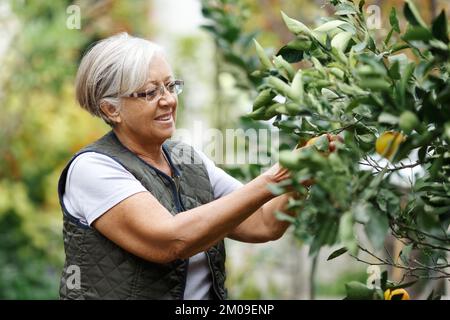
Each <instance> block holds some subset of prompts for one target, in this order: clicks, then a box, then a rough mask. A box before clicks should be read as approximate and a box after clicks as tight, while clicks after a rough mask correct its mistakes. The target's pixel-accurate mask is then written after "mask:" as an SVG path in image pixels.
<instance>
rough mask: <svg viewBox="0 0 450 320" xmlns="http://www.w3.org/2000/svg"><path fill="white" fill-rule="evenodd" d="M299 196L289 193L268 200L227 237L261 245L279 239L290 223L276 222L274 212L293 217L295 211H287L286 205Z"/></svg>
mask: <svg viewBox="0 0 450 320" xmlns="http://www.w3.org/2000/svg"><path fill="white" fill-rule="evenodd" d="M299 196H300V195H299V194H297V193H294V192H289V193H285V194H283V195H280V196H278V197H276V198H274V199H272V200H270V201H269V202H267V203H265V204H264V205H263V206H262V207H260V208H259V209H258V210H256V212H255V213H253V214H252V215H251V216H250V217H248V218H247V219H246V220H245V221H244V222H242V223H241V224H240V225H239V226H237V227H236V228H235V229H233V230H232V231H231V232H230V233H229V234H228V235H227V237H228V238H230V239H233V240H237V241H242V242H250V243H261V242H267V241H273V240H277V239H279V238H281V236H282V235H283V234H284V233H285V232H286V230H287V228H288V227H289V225H290V223H289V222H286V221H280V220H278V219H277V218H276V216H275V212H276V211H281V212H284V213H286V214H288V215H290V216H294V215H295V211H293V210H287V205H288V202H289V198H294V199H297V198H298V197H299Z"/></svg>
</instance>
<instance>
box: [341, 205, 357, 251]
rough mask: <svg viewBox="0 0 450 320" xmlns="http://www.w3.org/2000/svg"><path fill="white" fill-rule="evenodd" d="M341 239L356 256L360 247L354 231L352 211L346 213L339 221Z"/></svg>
mask: <svg viewBox="0 0 450 320" xmlns="http://www.w3.org/2000/svg"><path fill="white" fill-rule="evenodd" d="M339 239H340V241H341V243H342V244H343V245H344V246H345V247H346V248H347V249H348V251H349V252H350V253H351V254H356V252H357V250H358V246H357V243H356V238H355V234H354V231H353V216H352V213H351V212H350V211H347V212H345V213H344V214H343V215H342V216H341V219H340V221H339Z"/></svg>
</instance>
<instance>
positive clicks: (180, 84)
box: [174, 80, 184, 94]
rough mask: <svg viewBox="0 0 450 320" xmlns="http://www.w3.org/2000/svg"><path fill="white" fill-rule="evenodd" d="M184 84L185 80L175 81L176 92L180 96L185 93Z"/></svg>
mask: <svg viewBox="0 0 450 320" xmlns="http://www.w3.org/2000/svg"><path fill="white" fill-rule="evenodd" d="M183 86H184V82H183V80H176V81H174V92H175V93H176V94H180V93H181V92H182V91H183Z"/></svg>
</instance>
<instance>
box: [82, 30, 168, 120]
mask: <svg viewBox="0 0 450 320" xmlns="http://www.w3.org/2000/svg"><path fill="white" fill-rule="evenodd" d="M157 52H161V53H162V52H163V49H162V48H161V47H160V46H158V45H157V44H155V43H153V42H151V41H149V40H145V39H141V38H136V37H133V36H130V35H129V34H127V33H119V34H117V35H114V36H111V37H109V38H106V39H104V40H101V41H99V42H97V43H96V44H95V45H94V46H93V47H92V48H90V49H89V51H88V52H87V53H86V54H85V55H84V57H83V59H82V60H81V63H80V66H79V68H78V72H77V77H76V98H77V100H78V103H79V104H80V106H81V107H82V108H84V109H86V110H87V111H88V112H89V113H91V114H92V115H94V116H97V117H101V118H102V119H103V120H104V121H105V122H106V123H108V124H109V125H113V123H112V122H111V120H110V119H109V118H108V117H107V116H106V115H105V114H104V113H103V111H102V110H101V108H100V105H101V104H102V103H105V102H107V103H109V104H111V105H113V106H115V107H116V109H117V110H118V109H119V108H120V97H123V96H128V95H130V94H132V93H133V92H136V91H139V90H142V88H143V87H144V86H145V84H146V83H147V81H148V78H149V71H150V67H149V66H150V62H151V60H152V58H153V56H154V55H155V53H157Z"/></svg>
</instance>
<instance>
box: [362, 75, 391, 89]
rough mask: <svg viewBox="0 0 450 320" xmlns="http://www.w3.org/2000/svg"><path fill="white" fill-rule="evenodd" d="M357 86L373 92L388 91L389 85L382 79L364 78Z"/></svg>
mask: <svg viewBox="0 0 450 320" xmlns="http://www.w3.org/2000/svg"><path fill="white" fill-rule="evenodd" d="M359 86H360V87H361V88H363V89H369V90H375V91H389V90H390V89H391V84H390V83H389V82H388V81H386V80H384V79H383V78H365V79H361V81H360V82H359Z"/></svg>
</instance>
